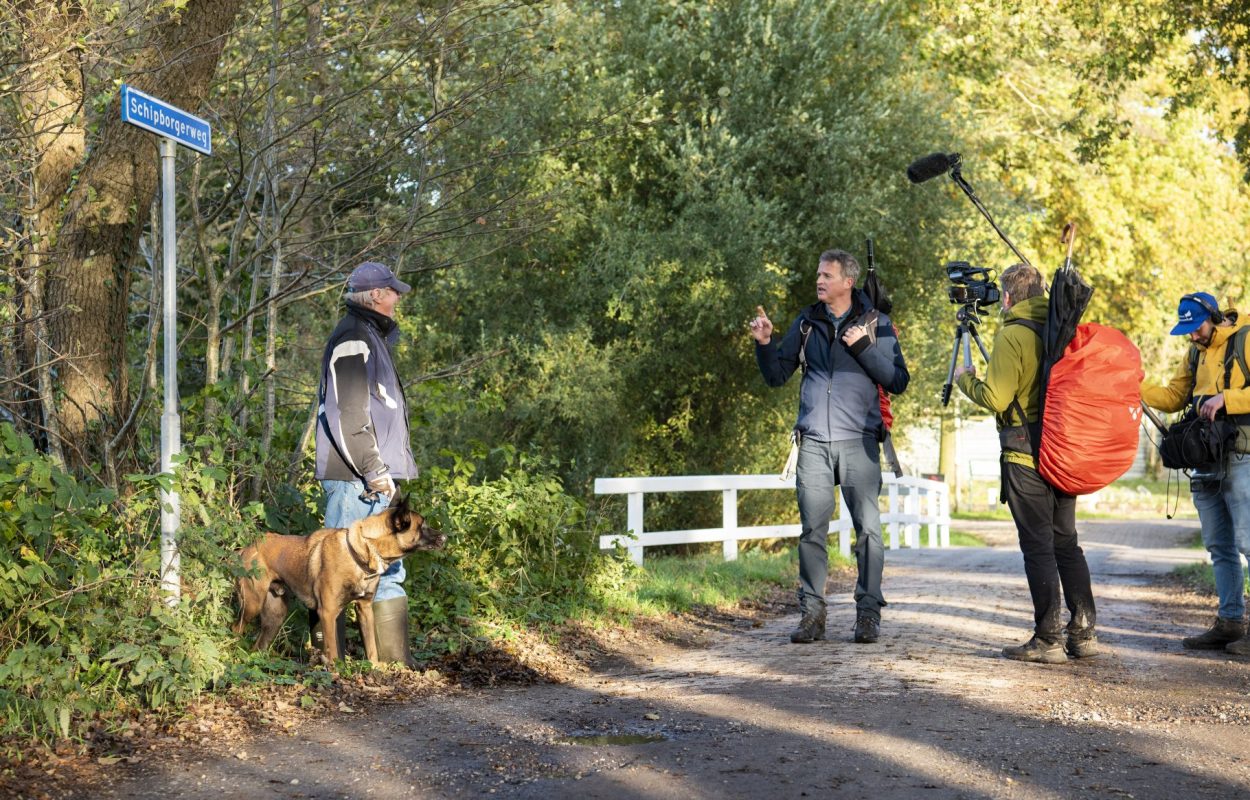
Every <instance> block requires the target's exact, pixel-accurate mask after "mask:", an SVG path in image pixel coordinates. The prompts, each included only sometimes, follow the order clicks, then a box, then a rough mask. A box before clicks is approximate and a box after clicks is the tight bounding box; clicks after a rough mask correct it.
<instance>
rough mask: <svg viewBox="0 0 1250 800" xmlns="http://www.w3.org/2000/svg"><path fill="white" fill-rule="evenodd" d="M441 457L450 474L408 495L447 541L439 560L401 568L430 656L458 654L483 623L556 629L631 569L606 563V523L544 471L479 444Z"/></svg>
mask: <svg viewBox="0 0 1250 800" xmlns="http://www.w3.org/2000/svg"><path fill="white" fill-rule="evenodd" d="M443 455H444V456H445V457H448V458H450V459H451V460H452V466H451V467H450V468H441V467H435V468H431V469H429V470H426V471H425V473H423V475H422V477H421V479H420V480H419V481H416V482H414V484H413V486H412V487H411V488H412V490H413V492H414V495H415V496H416V497H417V498H423V497H425V498H431V501H430V502H431V503H432V505H431V507H430V508H429V509H421V510H422V513H424V514H427V516H428V517H429V519H430V521H431V524H433V525H435V526H437V527H441V528H442V530H443V531H444V532H445V533H447V535H448V541H447V547H446V549H445V550H443V551H440V552H435V553H431V554H428V557H424V556H423V557H420V558H416V559H414V558H411V557H410V558H409V559H408V562H407V568H408V571H409V577H408V595H409V603H410V608H411V610H412V613H413V617H414V619H415V621H416V623H417V625H418V630H420V631H422V632H423V633H424V634H425V635H426V638H427V641H428V643H429V646H430V648H431V649H433V650H446V651H455V650H458V649H460V648H461V647H463V646H464V645H465V643H466V641H467V639H469V638H470V637H472V636H474V634H475V631H476V630H477V628H478V627H480V625H481V624H483V623H493V622H518V623H525V622H543V621H558V620H560V619H562V618H563V617H565V616H566V615H568V614H569V613H570V612H572V611H573V610H575V609H577V608H579V607H585V606H587V605H589V604H591V603H592V602H593V601H594V599H595V598H596V597H597V596H600V595H601V594H602V593H603V592H605V591H607V590H609V589H610V588H611V587H612V586H614V585H616V584H619V583H620V582H621V581H623V580H624V576H625V575H626V574H627V573H628V572H629V571H630V570H631V569H632V568H633V565H632V564H629V563H628V562H627V561H625V560H624V559H621V558H612V557H603V556H602V554H601V553H600V551H599V536H600V534H602V533H604V532H605V530H606V529H605V528H604V525H603V523H602V521H600V520H597V519H595V518H593V517H592V516H591V515H588V513H587V509H586V506H585V504H584V503H582V502H581V501H580V500H578V499H577V498H575V497H572V496H570V495H569V494H567V493H565V491H564V486H563V484H562V483H561V481H560V479H559V478H558V477H556V476H555V474H554V471H553V470H552V469H551V468H550V467H549V465H545V464H543V463H542V462H540V461H537V460H535V459H533V458H530V457H527V456H523V455H518V454H517V453H516V451H515V450H513V449H511V448H500V449H497V450H495V451H487V449H486V448H485V447H484V446H482V445H480V444H479V445H477V446H475V447H474V448H472V450H471V454H470V455H468V456H463V455H459V454H453V453H444V454H443ZM418 502H420V501H418Z"/></svg>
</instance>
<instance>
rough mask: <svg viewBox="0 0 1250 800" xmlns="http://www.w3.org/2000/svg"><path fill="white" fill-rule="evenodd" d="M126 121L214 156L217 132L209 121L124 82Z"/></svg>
mask: <svg viewBox="0 0 1250 800" xmlns="http://www.w3.org/2000/svg"><path fill="white" fill-rule="evenodd" d="M122 121H123V122H129V123H130V124H131V125H137V126H139V127H140V128H143V129H144V130H146V131H151V132H152V133H155V134H158V135H160V136H165V137H167V138H169V139H173V140H174V141H175V142H177V143H178V144H180V145H182V146H184V147H190V148H191V149H192V150H198V151H199V152H201V153H203V154H204V155H206V156H211V155H212V154H213V131H212V128H211V127H210V126H209V124H208V122H207V121H205V120H202V119H200V118H199V117H197V116H195V115H194V114H188V113H187V112H185V111H183V110H182V109H181V108H178V107H176V106H171V105H170V104H169V103H166V102H164V101H162V100H157V99H156V98H155V97H152V96H151V95H147V94H144V93H143V92H141V91H139V90H138V89H135V88H134V87H131V86H127V85H126V84H124V83H123V84H122Z"/></svg>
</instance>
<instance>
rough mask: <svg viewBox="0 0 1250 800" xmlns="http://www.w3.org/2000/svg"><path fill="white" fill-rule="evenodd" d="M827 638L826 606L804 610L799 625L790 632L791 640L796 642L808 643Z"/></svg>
mask: <svg viewBox="0 0 1250 800" xmlns="http://www.w3.org/2000/svg"><path fill="white" fill-rule="evenodd" d="M823 638H825V607H824V606H823V605H822V606H820V608H817V609H812V610H809V611H805V612H803V618H802V619H800V620H799V626H798V627H797V628H795V629H794V630H793V631H791V632H790V641H791V642H793V643H795V644H808V643H810V642H814V641H817V640H819V639H823Z"/></svg>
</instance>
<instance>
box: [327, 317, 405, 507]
mask: <svg viewBox="0 0 1250 800" xmlns="http://www.w3.org/2000/svg"><path fill="white" fill-rule="evenodd" d="M398 338H399V329H398V327H397V325H396V324H395V320H393V319H391V318H390V317H388V316H386V315H385V314H379V313H377V312H376V311H373V310H372V309H368V308H365V307H363V306H358V305H355V304H354V303H347V314H346V315H345V316H344V317H343V319H342V320H341V321H340V322H339V324H338V327H336V328H335V329H334V333H332V334H330V340H329V341H328V342H326V349H325V353H324V354H323V355H322V357H321V407H320V409H319V414H318V420H317V478H318V479H319V480H340V481H350V480H361V481H364V482H366V483H367V482H368V481H370V480H372V479H374V478H376V477H378V476H380V475H382V474H384V473H390V475H391V477H392V478H394V479H396V480H399V479H400V478H415V477H416V476H417V463H416V460H415V459H413V457H412V446H411V444H410V443H409V441H408V404H407V402H405V400H404V387H403V384H402V383H400V380H399V375H398V374H397V373H396V372H395V364H394V362H393V361H392V360H391V346H393V345H394V343H395V341H396V340H397V339H398Z"/></svg>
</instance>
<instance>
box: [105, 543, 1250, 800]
mask: <svg viewBox="0 0 1250 800" xmlns="http://www.w3.org/2000/svg"><path fill="white" fill-rule="evenodd" d="M961 527H967V526H962V525H961ZM1195 527H1196V523H1194V522H1181V523H1176V522H1170V523H1169V522H1162V521H1161V522H1134V523H1112V522H1096V523H1083V524H1082V525H1081V530H1082V541H1083V543H1084V544H1085V549H1086V553H1087V555H1088V557H1089V561H1090V566H1091V569H1092V571H1093V573H1094V575H1095V595H1096V598H1097V600H1098V603H1099V609H1098V611H1099V623H1100V625H1099V628H1100V636H1101V639H1102V641H1103V643H1104V644H1105V645H1106V647H1107V651H1108V652H1107V654H1106V655H1104V656H1102V657H1100V658H1096V659H1089V660H1085V661H1081V662H1070V663H1069V664H1066V665H1059V666H1042V665H1031V664H1022V663H1018V662H1012V661H1007V660H1005V659H1003V658H1001V657H999V655H998V652H999V650H1000V649H1001V648H1002V647H1003V646H1004V645H1005V644H1009V643H1013V642H1017V641H1022V640H1023V639H1025V638H1027V635H1028V631H1029V628H1030V625H1031V618H1032V612H1031V607H1030V605H1029V601H1028V594H1027V589H1026V587H1025V582H1024V575H1023V567H1022V561H1021V556H1020V554H1019V552H1018V551H1017V550H1015V548H1014V544H1013V542H1012V536H1013V534H1012V532H1011V531H1012V529H1011V528H1010V526H1009V525H1006V526H1003V525H997V526H995V525H984V526H981V528H982V530H981V531H980V532H981V533H982V534H983V535H985V536H986V537H987V539H988V540H990V541H991V542H993V543H995V545H996V546H992V547H981V548H953V549H949V550H945V551H939V550H913V551H890V552H888V553H887V561H886V583H885V593H886V598H887V600H888V601H889V604H890V605H889V607H888V608H887V609H886V612H885V615H884V619H883V627H882V634H883V635H882V640H881V642H879V643H878V644H876V645H855V644H852V643H851V641H850V632H851V627H852V624H853V619H854V607H853V604H852V603H851V601H850V598H849V593H848V592H847V591H846V588H847V587H845V586H839V587H834V588H835V589H837V590H838V591H835V592H833V593H832V594H831V596H830V600H831V606H830V612H831V613H830V620H829V622H830V633H831V636H832V638H831V639H830V640H828V641H825V642H819V643H815V644H812V645H805V646H803V645H791V644H789V642H788V639H787V638H786V636H787V632H788V630H789V628H790V627H791V626H792V624H793V622H794V619H793V618H789V617H786V618H781V617H775V618H763V619H749V618H743V619H739V620H731V621H729V622H727V623H725V624H723V625H720V626H718V627H717V628H715V629H710V630H709V631H708V632H707V633H706V634H705V635H704V636H702V637H701V638H700V639H699V640H698V641H696V642H693V643H689V644H687V645H686V646H660V647H653V648H648V649H646V650H644V651H639V652H636V653H626V654H624V655H623V656H622V657H620V658H618V659H615V660H614V661H613V662H612V663H611V664H610V665H609V666H608V667H607V668H605V669H601V670H599V671H596V672H592V673H589V674H587V675H585V676H582V677H579V678H576V679H574V680H572V681H570V682H567V683H563V684H559V685H550V684H544V685H537V686H531V687H524V688H519V687H511V688H497V689H489V690H475V691H457V692H455V693H451V694H449V695H447V696H434V697H430V698H427V699H424V700H421V701H419V702H415V703H411V704H405V705H393V706H388V707H386V708H383V709H374V710H372V711H366V712H364V713H347V712H344V713H341V714H337V715H335V716H332V717H330V718H326V719H322V720H320V721H318V722H316V723H311V724H305V725H301V726H297V727H295V728H294V729H292V730H290V731H288V732H285V733H281V734H275V735H273V736H271V737H266V738H254V739H251V740H247V741H243V740H240V741H232V742H220V743H219V747H218V748H217V750H218V754H216V755H210V754H206V753H204V752H202V751H201V752H198V753H195V752H191V751H181V752H174V753H173V754H172V755H171V756H170V757H169V758H168V760H161V759H160V758H159V757H156V756H155V754H154V757H152V758H148V759H146V760H145V761H144V762H142V763H140V764H136V765H131V766H127V767H126V768H125V769H118V770H117V771H116V772H115V773H113V775H114V780H113V781H112V782H111V783H110V784H108V785H104V786H98V787H93V790H92V793H93V794H94V795H95V796H112V797H126V798H156V797H160V798H167V797H180V798H187V799H188V800H196V799H198V798H214V800H216V798H223V797H249V798H269V797H273V798H305V797H314V798H332V797H334V798H337V797H352V798H357V797H373V798H414V797H415V798H420V797H459V796H490V795H497V796H507V797H523V798H552V797H578V798H586V797H604V798H683V800H685V799H687V798H721V797H750V798H758V797H767V798H791V797H794V798H799V797H829V796H837V797H873V798H879V799H880V800H887V799H888V798H900V799H901V798H914V797H925V798H1070V797H1107V798H1140V799H1144V798H1177V797H1186V798H1201V797H1232V796H1234V795H1244V794H1245V793H1246V792H1247V791H1250V761H1248V758H1250V757H1248V756H1247V753H1246V742H1247V741H1250V663H1246V662H1238V661H1236V660H1234V659H1232V658H1230V657H1228V656H1226V655H1224V654H1222V653H1190V652H1186V651H1184V650H1182V648H1181V646H1180V637H1181V636H1182V635H1184V634H1186V633H1188V632H1190V631H1193V630H1196V629H1199V628H1200V627H1202V626H1204V625H1205V624H1206V623H1207V622H1208V621H1209V618H1210V617H1211V616H1213V614H1214V611H1213V608H1214V603H1213V599H1212V598H1207V597H1199V596H1197V595H1193V594H1190V593H1188V592H1185V591H1182V590H1180V589H1177V588H1175V587H1173V586H1171V585H1170V584H1169V583H1168V582H1167V581H1164V580H1161V578H1160V576H1161V575H1162V574H1164V573H1166V572H1168V571H1169V570H1170V569H1171V568H1172V567H1173V566H1175V565H1176V564H1180V563H1184V562H1186V561H1194V560H1201V559H1203V558H1205V553H1204V552H1203V551H1200V550H1193V549H1186V548H1185V547H1184V546H1183V542H1184V541H1185V540H1186V539H1187V538H1188V537H1189V536H1190V535H1191V534H1192V531H1193V530H1194V529H1195ZM596 737H602V738H596Z"/></svg>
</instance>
